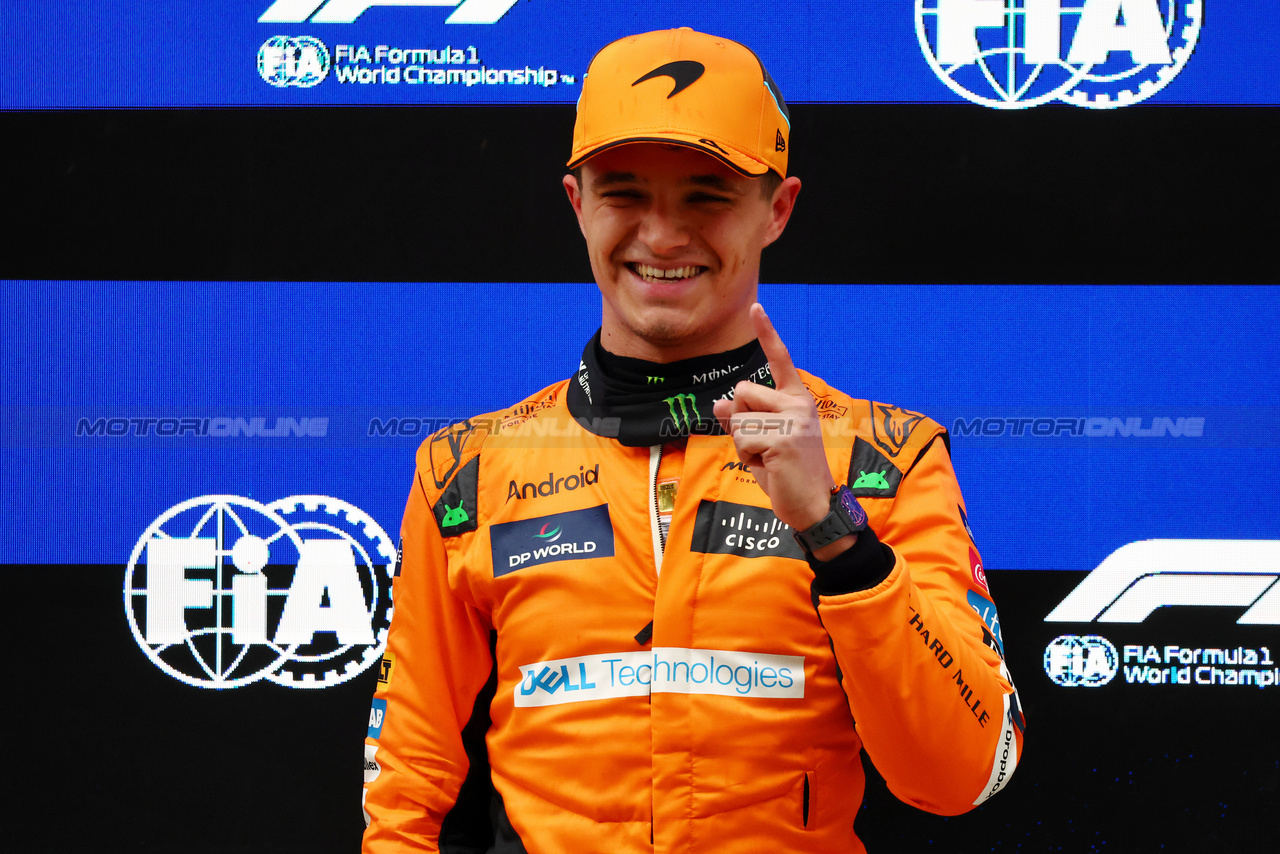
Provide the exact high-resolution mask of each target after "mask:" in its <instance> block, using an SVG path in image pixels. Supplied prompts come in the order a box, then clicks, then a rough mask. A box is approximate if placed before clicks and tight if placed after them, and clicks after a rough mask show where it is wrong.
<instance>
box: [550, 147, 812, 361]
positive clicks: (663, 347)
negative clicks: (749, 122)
mask: <svg viewBox="0 0 1280 854" xmlns="http://www.w3.org/2000/svg"><path fill="white" fill-rule="evenodd" d="M580 174H581V176H582V177H581V186H579V182H578V180H577V179H575V178H574V176H572V175H566V176H565V179H564V186H565V190H566V191H567V192H568V194H569V201H570V203H571V204H572V205H573V210H574V213H575V214H577V217H578V225H579V227H580V228H581V229H582V234H583V236H584V237H585V238H586V240H587V253H588V255H589V256H590V259H591V271H592V273H593V274H594V275H595V280H596V284H597V285H599V286H600V293H601V296H602V297H603V312H602V318H601V342H602V344H603V345H604V348H605V349H606V350H608V351H609V352H611V353H615V354H617V355H621V356H631V357H634V358H640V359H648V360H650V361H656V362H671V361H676V360H679V359H687V358H691V357H693V356H700V355H705V354H708V353H720V352H723V351H725V350H731V349H733V348H735V347H741V346H742V345H743V344H746V343H747V342H748V341H750V340H752V338H754V337H755V333H754V332H753V330H752V326H751V319H750V316H749V314H748V310H749V309H750V307H751V304H752V303H753V302H755V300H756V286H757V284H758V282H759V277H760V252H761V250H763V249H764V247H766V246H768V245H769V244H770V243H772V242H773V241H774V240H776V239H777V238H778V236H779V235H780V234H782V230H783V228H784V227H785V226H786V224H787V219H788V218H789V217H790V216H791V210H792V208H793V207H794V205H795V199H796V194H797V193H798V192H799V191H800V181H799V180H798V179H797V178H794V177H793V178H787V179H785V180H784V181H782V182H781V184H779V185H777V187H776V189H774V191H773V192H772V193H771V194H770V195H768V196H766V195H764V194H762V193H761V183H760V179H756V178H748V177H745V176H743V175H740V174H739V173H737V172H735V171H733V170H732V169H730V168H729V167H727V166H725V165H724V164H722V163H721V162H720V161H719V160H717V159H715V158H714V157H711V156H710V155H707V154H703V153H701V152H699V151H695V150H693V149H691V148H686V147H682V146H674V145H662V144H655V143H636V144H632V145H622V146H618V147H617V148H613V149H609V150H608V151H603V152H601V153H600V154H597V155H596V156H594V157H592V158H591V159H590V160H587V161H586V162H585V163H583V164H582V167H581V170H580Z"/></svg>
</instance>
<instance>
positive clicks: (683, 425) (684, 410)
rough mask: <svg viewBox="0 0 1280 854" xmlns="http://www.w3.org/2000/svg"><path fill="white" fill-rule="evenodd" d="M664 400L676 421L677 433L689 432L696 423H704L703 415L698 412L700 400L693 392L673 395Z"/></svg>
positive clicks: (673, 419) (672, 418)
mask: <svg viewBox="0 0 1280 854" xmlns="http://www.w3.org/2000/svg"><path fill="white" fill-rule="evenodd" d="M663 402H664V403H666V404H667V409H669V410H670V411H671V420H672V421H674V422H675V425H676V432H677V433H688V432H689V431H691V430H692V429H693V427H694V425H695V424H701V423H702V415H701V414H700V413H699V412H698V400H697V398H695V397H694V396H693V395H692V394H676V395H672V396H671V397H668V398H664V399H663ZM690 413H692V416H691V415H690Z"/></svg>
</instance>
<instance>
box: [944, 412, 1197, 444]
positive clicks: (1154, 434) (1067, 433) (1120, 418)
mask: <svg viewBox="0 0 1280 854" xmlns="http://www.w3.org/2000/svg"><path fill="white" fill-rule="evenodd" d="M1205 420H1206V419H1205V418H1204V416H1199V415H1197V416H1164V415H1156V416H1148V415H1071V416H1015V417H1006V416H973V417H971V418H965V417H958V418H954V419H952V421H951V423H950V425H949V429H950V431H951V435H952V436H956V437H958V438H995V437H1013V438H1033V439H1052V438H1061V437H1068V438H1086V439H1112V438H1125V439H1127V438H1136V439H1165V438H1170V439H1178V438H1182V439H1200V438H1203V437H1204V426H1205Z"/></svg>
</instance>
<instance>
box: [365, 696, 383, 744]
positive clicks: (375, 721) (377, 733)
mask: <svg viewBox="0 0 1280 854" xmlns="http://www.w3.org/2000/svg"><path fill="white" fill-rule="evenodd" d="M386 717H387V701H386V700H374V701H373V705H372V706H371V707H370V709H369V738H381V737H382V722H383V721H384V720H386Z"/></svg>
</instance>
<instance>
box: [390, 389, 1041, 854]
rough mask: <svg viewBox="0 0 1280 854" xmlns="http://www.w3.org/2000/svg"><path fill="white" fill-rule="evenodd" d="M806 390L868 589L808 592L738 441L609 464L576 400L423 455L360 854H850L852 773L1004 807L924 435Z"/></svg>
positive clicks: (944, 477) (856, 787) (816, 574)
mask: <svg viewBox="0 0 1280 854" xmlns="http://www.w3.org/2000/svg"><path fill="white" fill-rule="evenodd" d="M801 376H802V378H803V379H804V382H805V385H806V386H807V387H808V388H809V390H810V392H811V393H812V394H813V396H814V398H815V400H816V401H817V403H818V410H819V414H820V416H821V419H822V425H823V429H824V444H825V446H826V450H827V457H828V461H829V463H830V467H831V472H832V475H833V477H834V478H835V480H836V482H837V483H846V484H848V485H849V486H850V487H851V488H852V490H853V492H854V494H855V495H856V496H857V497H858V501H859V503H860V504H861V505H862V506H863V508H864V509H865V510H866V513H867V516H868V519H869V528H870V530H869V531H864V532H863V534H861V535H860V536H859V538H858V541H857V544H856V545H855V547H854V549H852V550H850V551H851V552H858V556H857V560H859V561H861V562H862V563H864V564H879V565H880V566H882V567H883V571H881V572H878V573H874V574H873V575H874V577H873V578H872V579H871V581H872V584H871V586H869V587H866V588H865V589H860V588H859V589H852V588H858V587H859V586H858V585H856V584H854V585H850V584H849V583H848V581H849V576H847V575H846V576H835V577H826V576H825V574H824V567H823V566H822V565H815V567H814V568H811V566H810V564H809V563H808V562H806V560H805V558H804V555H803V553H802V552H801V550H800V549H799V547H798V546H797V544H796V543H795V542H794V540H793V539H792V537H791V534H790V530H789V529H788V528H787V526H785V525H783V524H782V523H781V522H779V521H778V520H777V518H776V517H775V516H774V515H773V513H772V512H771V511H770V510H769V500H768V498H767V496H766V495H765V493H764V492H763V490H761V489H760V487H759V486H758V485H757V484H756V482H755V480H754V478H752V476H751V472H750V469H748V468H747V467H746V466H744V465H743V464H742V463H740V462H739V461H738V458H737V455H736V453H735V451H734V446H733V441H732V439H731V438H730V437H728V436H724V435H693V436H690V437H689V438H688V439H687V441H686V442H684V443H671V444H668V445H666V446H657V447H653V448H645V447H626V446H624V445H622V444H620V443H619V442H617V441H615V440H613V439H609V438H605V437H602V436H599V435H595V434H594V433H592V432H588V431H587V430H585V429H583V427H582V426H580V424H579V423H578V422H576V421H574V420H573V418H572V417H571V416H570V413H569V411H568V409H567V408H566V405H565V400H564V398H565V390H566V386H567V384H568V382H569V381H563V382H560V383H557V384H555V385H553V386H550V387H548V388H547V389H544V390H543V391H541V392H539V393H537V394H535V395H533V396H531V397H530V398H528V399H527V400H525V401H524V402H522V403H521V404H519V405H517V406H515V407H512V408H511V409H508V410H504V411H500V412H497V413H492V414H490V415H486V416H481V417H477V418H472V419H469V420H468V421H466V422H463V423H462V424H459V425H454V426H453V427H450V428H448V429H446V430H443V431H441V432H440V433H438V434H436V435H435V436H433V437H432V438H431V439H429V440H427V441H426V442H424V443H423V444H422V446H421V448H420V449H419V451H418V458H417V472H416V476H415V479H414V483H413V487H412V489H411V492H410V495H409V500H408V505H407V508H406V511H405V517H404V524H403V528H402V532H401V536H402V560H401V563H400V566H399V570H398V576H397V578H396V579H395V582H394V603H395V615H394V619H393V620H392V624H391V629H390V634H389V638H388V645H387V652H386V656H385V658H384V660H383V667H382V678H380V680H379V687H378V689H377V692H376V694H375V697H374V704H373V709H372V710H371V714H370V729H369V738H368V739H366V742H365V792H364V795H365V802H364V809H365V815H366V821H368V827H367V829H366V832H365V837H364V851H365V852H366V854H392V852H409V851H415V852H417V851H436V850H440V851H486V850H497V851H526V850H527V851H531V852H632V851H650V850H653V851H659V852H702V851H715V852H744V854H745V852H758V851H761V850H769V851H773V852H827V851H831V852H836V851H840V852H848V851H863V850H864V849H863V847H862V844H861V843H860V842H859V841H858V839H857V837H856V836H855V834H854V830H853V824H854V818H855V816H856V815H857V811H858V807H859V804H860V802H861V800H862V793H863V787H864V779H863V771H862V766H861V762H860V756H859V753H860V750H862V749H865V750H866V751H867V753H868V755H869V756H870V758H871V759H872V761H873V762H874V763H875V765H876V767H877V769H878V770H879V771H880V772H881V774H882V775H883V776H884V778H885V780H886V781H887V783H888V785H889V788H890V790H891V791H892V792H893V793H894V794H895V795H896V796H897V797H899V798H900V799H902V800H903V801H905V802H907V803H910V804H913V805H915V806H917V807H920V808H921V809H925V810H928V811H930V812H934V813H939V814H944V815H950V814H956V813H961V812H964V811H966V810H968V809H971V808H972V807H973V806H974V805H976V804H979V803H981V802H982V801H984V800H985V799H986V798H987V797H989V796H990V795H992V794H994V793H995V792H996V791H998V790H999V789H1001V788H1002V787H1003V786H1004V785H1005V784H1006V783H1007V781H1008V779H1009V776H1010V775H1011V774H1012V773H1013V769H1014V767H1015V766H1016V764H1017V761H1018V757H1019V755H1020V753H1021V749H1022V717H1021V712H1020V710H1019V707H1018V704H1017V695H1016V692H1015V690H1014V687H1013V685H1012V683H1011V681H1010V678H1009V674H1008V671H1007V669H1006V668H1005V666H1004V662H1003V654H1002V648H1001V644H1000V640H999V627H998V621H997V619H996V618H995V607H994V605H993V604H991V601H990V592H989V591H988V589H987V584H986V579H985V576H984V574H983V573H982V568H981V559H980V557H979V556H978V553H977V551H976V549H975V548H974V545H973V543H972V541H971V538H970V536H969V534H968V533H967V527H968V526H967V522H966V520H965V517H964V513H965V511H964V509H963V508H964V501H963V499H962V497H961V494H960V490H959V487H958V486H957V483H956V479H955V475H954V473H953V470H952V467H951V460H950V451H949V444H948V439H947V435H946V431H945V430H944V429H943V428H942V427H941V426H939V425H938V424H937V423H935V422H933V421H931V420H929V419H927V418H925V417H923V416H920V415H918V414H917V413H913V412H909V411H906V410H902V409H900V408H898V407H894V406H888V405H886V404H881V403H873V402H869V401H865V400H854V399H851V398H850V397H848V396H847V395H845V394H843V393H842V392H840V391H838V390H836V389H833V388H831V387H829V386H827V385H826V384H825V383H823V382H822V381H821V380H819V379H817V378H815V377H813V376H811V375H809V374H807V373H804V372H801ZM681 444H683V447H681ZM673 476H674V477H673ZM660 481H663V482H676V481H678V484H677V486H676V488H675V490H674V496H675V497H674V508H673V509H671V508H670V505H669V504H668V509H670V513H669V517H670V518H669V530H664V525H662V524H661V523H660V520H662V521H665V520H664V519H662V517H663V516H664V514H663V512H662V510H663V508H662V507H660V506H659V504H660V499H659V496H658V489H657V484H658V483H659V482H660ZM668 497H669V495H668ZM833 563H835V562H834V561H833ZM886 572H887V574H886ZM880 576H883V578H882V579H881V578H880ZM486 763H487V764H486ZM477 828H479V832H480V833H481V834H485V835H487V838H482V839H480V840H479V841H475V840H473V837H472V835H473V833H475V832H476V829H477ZM493 834H496V835H497V839H498V842H497V847H495V848H490V847H489V846H490V845H493V844H494V842H493V841H492V835H493ZM504 846H505V847H504Z"/></svg>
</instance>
